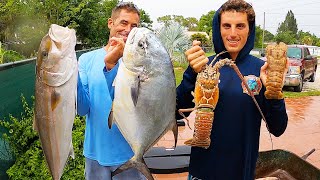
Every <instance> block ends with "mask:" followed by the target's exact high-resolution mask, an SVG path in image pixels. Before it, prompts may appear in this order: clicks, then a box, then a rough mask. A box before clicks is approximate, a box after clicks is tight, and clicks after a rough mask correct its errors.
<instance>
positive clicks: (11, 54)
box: [3, 50, 24, 63]
mask: <svg viewBox="0 0 320 180" xmlns="http://www.w3.org/2000/svg"><path fill="white" fill-rule="evenodd" d="M22 59H24V56H22V55H21V54H19V53H18V52H16V51H12V50H9V51H6V52H5V53H4V55H3V63H8V62H15V61H19V60H22Z"/></svg>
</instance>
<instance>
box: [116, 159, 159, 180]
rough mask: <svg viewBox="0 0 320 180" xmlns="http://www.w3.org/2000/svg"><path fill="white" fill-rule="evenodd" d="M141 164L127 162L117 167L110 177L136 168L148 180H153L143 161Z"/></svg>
mask: <svg viewBox="0 0 320 180" xmlns="http://www.w3.org/2000/svg"><path fill="white" fill-rule="evenodd" d="M140 161H141V162H138V161H134V160H131V159H130V160H129V161H127V162H126V163H124V164H123V165H121V166H120V167H118V168H117V169H116V170H115V171H114V172H112V173H111V176H112V177H113V176H115V175H117V174H119V173H121V172H123V171H125V170H127V169H129V168H136V169H138V170H139V171H140V172H141V173H142V174H143V175H144V176H145V177H146V178H147V179H148V180H154V178H153V176H152V175H151V173H150V171H149V168H148V167H147V165H146V163H145V162H144V160H143V159H142V160H140Z"/></svg>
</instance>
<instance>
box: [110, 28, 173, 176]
mask: <svg viewBox="0 0 320 180" xmlns="http://www.w3.org/2000/svg"><path fill="white" fill-rule="evenodd" d="M113 84H114V86H115V95H114V101H113V114H112V116H110V117H111V118H109V128H110V127H111V125H112V122H115V123H116V125H117V126H118V128H119V129H120V131H121V133H122V135H123V136H124V137H125V139H126V140H127V142H128V143H129V144H130V146H131V148H132V150H133V152H134V156H133V157H132V158H131V159H130V160H129V161H128V162H126V163H125V164H123V165H122V166H120V167H119V168H118V169H117V170H116V171H115V172H114V173H113V175H116V174H118V173H120V172H122V171H124V170H126V169H128V168H131V167H134V168H137V169H138V170H139V171H140V172H141V173H143V174H144V176H145V177H146V178H147V179H149V180H150V179H153V177H152V175H151V173H150V171H149V169H148V167H147V166H146V164H145V162H144V160H143V155H144V153H145V152H146V151H147V150H148V149H149V148H150V147H152V146H153V145H154V144H155V143H157V142H158V140H159V139H160V138H161V137H162V136H163V135H164V134H165V133H166V132H167V131H168V130H172V131H173V135H174V138H175V144H174V147H175V146H176V143H177V135H178V127H177V123H176V119H175V108H176V84H175V76H174V71H173V65H172V63H171V60H170V57H169V54H168V52H167V51H166V49H165V48H164V47H163V45H162V44H161V42H160V40H159V39H158V38H157V37H156V35H155V34H154V33H153V32H152V31H150V30H149V29H147V28H134V29H132V30H131V32H130V34H129V36H128V39H127V41H126V45H125V48H124V53H123V57H122V61H120V65H119V69H118V73H117V76H116V78H115V81H114V83H113Z"/></svg>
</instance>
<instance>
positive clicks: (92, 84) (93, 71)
mask: <svg viewBox="0 0 320 180" xmlns="http://www.w3.org/2000/svg"><path fill="white" fill-rule="evenodd" d="M139 22H140V13H139V10H138V8H137V7H136V6H135V5H134V4H132V3H123V2H122V3H120V4H118V5H117V6H116V7H115V8H114V9H113V10H112V14H111V18H109V19H108V28H109V29H110V35H109V41H108V44H107V45H106V46H105V47H103V48H100V49H97V50H94V51H91V52H88V53H85V54H83V55H81V56H80V58H79V63H78V64H79V76H78V88H77V90H78V94H77V95H78V97H77V103H78V114H79V115H81V116H84V115H85V116H86V129H85V139H84V151H83V154H84V156H85V159H86V161H85V177H86V179H87V180H91V179H92V180H99V179H103V180H108V179H111V172H113V171H114V170H115V169H116V168H118V167H119V166H120V165H122V164H123V163H125V162H126V161H128V160H129V159H130V158H131V157H132V156H133V152H132V150H131V147H130V145H129V144H128V143H127V142H126V140H125V139H124V137H123V136H122V134H121V133H120V131H119V129H118V128H117V126H116V125H115V124H114V125H113V127H112V128H111V129H109V128H108V116H109V114H110V111H111V106H112V100H113V98H114V87H112V83H113V80H114V78H115V76H116V74H117V70H118V61H119V60H120V59H121V57H122V54H123V50H124V45H125V42H126V40H127V37H128V35H129V32H130V31H131V30H132V29H133V28H134V27H137V26H138V25H139ZM113 179H121V180H122V179H144V176H143V175H142V174H141V173H140V172H139V171H138V170H136V169H135V168H132V169H130V170H127V171H124V172H123V173H120V174H118V175H117V176H115V177H113Z"/></svg>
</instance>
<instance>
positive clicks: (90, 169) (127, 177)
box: [85, 158, 146, 180]
mask: <svg viewBox="0 0 320 180" xmlns="http://www.w3.org/2000/svg"><path fill="white" fill-rule="evenodd" d="M119 166H120V165H116V166H102V165H100V164H99V163H98V161H95V160H92V159H88V158H86V162H85V178H86V180H111V173H112V172H113V171H115V170H116V169H117V168H118V167H119ZM112 179H113V180H146V178H145V177H144V175H143V174H142V173H141V172H140V171H138V170H137V169H136V168H130V169H128V170H125V171H123V172H121V173H120V174H117V175H116V176H114V177H113V178H112Z"/></svg>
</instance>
